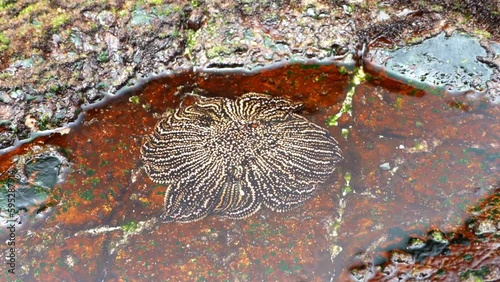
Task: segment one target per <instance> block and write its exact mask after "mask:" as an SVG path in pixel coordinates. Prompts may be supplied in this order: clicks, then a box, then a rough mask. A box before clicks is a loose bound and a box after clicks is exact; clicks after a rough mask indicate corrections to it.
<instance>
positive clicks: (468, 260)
mask: <svg viewBox="0 0 500 282" xmlns="http://www.w3.org/2000/svg"><path fill="white" fill-rule="evenodd" d="M499 201H500V189H497V190H496V192H495V193H494V194H492V195H491V196H489V197H488V198H486V199H485V200H483V201H482V202H480V203H478V204H477V205H476V206H474V207H473V208H472V209H471V213H472V216H471V217H470V218H469V219H468V220H467V221H466V222H465V224H464V225H462V226H460V227H458V228H457V229H456V230H455V231H454V232H449V233H448V234H444V233H443V232H441V231H439V230H432V231H430V232H429V233H428V234H427V236H425V237H410V238H409V239H407V243H406V244H405V247H404V248H403V249H396V250H392V251H391V252H389V253H386V254H383V256H384V257H385V260H386V262H385V263H383V264H377V263H374V261H367V259H366V258H365V262H367V263H362V264H361V265H359V266H356V267H354V268H353V269H351V275H352V277H351V278H352V280H353V281H414V280H431V281H498V280H500V268H499V265H500V244H499V240H498V237H499V236H500V226H498V223H499V222H500V213H499V212H500V205H499ZM495 224H496V225H495ZM485 226H487V227H485ZM360 257H362V256H360Z"/></svg>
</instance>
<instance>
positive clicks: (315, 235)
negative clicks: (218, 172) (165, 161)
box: [0, 65, 500, 281]
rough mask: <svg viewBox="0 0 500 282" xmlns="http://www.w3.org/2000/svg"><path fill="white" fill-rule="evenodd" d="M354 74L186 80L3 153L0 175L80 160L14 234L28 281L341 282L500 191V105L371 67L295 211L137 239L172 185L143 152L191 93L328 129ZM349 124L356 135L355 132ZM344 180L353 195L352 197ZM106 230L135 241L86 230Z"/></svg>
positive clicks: (188, 75) (308, 70)
mask: <svg viewBox="0 0 500 282" xmlns="http://www.w3.org/2000/svg"><path fill="white" fill-rule="evenodd" d="M350 79H351V76H350V75H349V74H345V73H344V71H341V72H339V70H338V68H337V67H335V66H319V65H292V66H285V67H280V68H276V69H268V70H264V71H261V72H259V73H241V72H239V73H236V72H235V73H193V72H190V71H187V72H182V73H178V74H174V75H171V76H168V77H164V78H158V79H156V80H154V81H151V82H150V83H148V84H146V85H145V86H144V87H143V88H141V89H136V90H134V91H132V92H130V93H128V94H124V95H122V96H120V97H118V98H116V99H112V100H111V101H108V102H107V103H105V104H103V105H101V106H99V107H97V108H95V109H92V110H88V112H87V113H86V116H85V118H84V121H83V124H82V125H80V126H78V127H77V128H75V129H72V130H71V132H70V133H69V134H67V135H59V134H54V135H53V136H50V137H46V138H41V139H38V140H36V141H35V142H32V143H31V144H28V145H25V146H23V147H21V148H18V149H16V150H14V151H13V152H10V153H9V154H6V155H4V156H2V159H1V161H0V168H1V169H2V170H6V169H7V168H8V167H10V166H11V165H12V157H13V156H14V155H22V154H24V153H25V152H28V151H29V150H30V149H31V148H32V147H33V146H35V145H37V144H38V145H40V144H52V145H56V146H60V147H61V148H63V149H64V152H65V153H66V154H67V155H68V158H69V161H70V162H71V163H72V169H71V172H70V173H69V175H68V178H67V180H66V182H65V183H64V184H61V185H58V186H56V188H55V190H54V193H53V195H51V198H50V199H49V200H48V202H49V203H51V204H50V205H48V206H49V207H48V208H46V209H45V210H43V212H42V213H41V215H40V214H39V215H37V216H36V217H33V218H32V219H29V220H26V221H25V225H24V226H23V227H22V228H21V229H19V230H18V231H17V239H18V241H17V244H18V246H19V247H18V252H17V255H18V265H19V268H18V271H19V273H20V274H19V276H18V277H23V278H25V279H28V280H35V279H36V280H47V279H53V278H54V277H55V278H56V279H57V280H73V279H75V278H78V279H84V277H85V279H86V278H87V277H88V280H94V281H95V280H96V279H99V280H100V279H104V280H107V281H110V280H111V281H114V280H117V281H118V280H120V281H121V280H137V279H145V278H153V277H154V278H155V279H162V280H165V279H170V280H171V281H179V280H190V281H192V280H199V281H203V280H210V281H224V280H230V281H234V280H240V281H242V280H243V281H245V280H277V281H304V280H307V281H325V280H330V279H333V280H339V281H344V280H345V279H347V275H348V274H347V271H346V270H347V269H348V268H349V265H350V263H351V261H352V260H353V257H354V256H355V255H356V254H357V253H359V252H368V253H374V252H375V253H376V252H378V251H381V250H384V248H386V247H389V244H390V243H394V242H399V241H402V240H403V239H404V238H406V237H405V236H407V235H408V234H410V233H417V234H420V233H423V232H425V231H426V230H427V229H428V228H429V227H431V226H439V227H441V228H452V227H453V226H455V225H456V224H458V223H460V222H461V221H462V220H463V218H464V214H465V210H466V207H467V206H468V205H471V204H473V203H475V202H476V201H477V200H478V199H479V198H480V197H481V196H484V195H485V194H487V193H488V192H489V191H490V189H491V187H493V186H495V185H497V184H498V181H499V179H498V172H497V171H496V169H497V167H498V165H499V156H498V146H499V136H498V134H499V132H500V123H499V122H498V121H499V118H500V112H499V110H498V107H493V106H490V105H489V104H488V103H487V102H485V101H482V100H476V101H468V100H466V99H465V98H463V97H462V96H451V95H448V94H446V93H438V94H436V93H437V92H433V93H434V94H429V93H427V92H425V91H422V90H417V89H414V88H412V87H409V86H406V85H404V84H402V83H399V82H396V81H392V80H390V79H388V78H385V77H384V76H383V75H379V74H376V73H372V74H371V79H369V80H368V81H367V82H364V83H362V84H360V85H359V86H357V88H356V92H355V94H354V99H353V104H352V116H349V115H347V114H344V115H343V116H342V117H341V118H340V119H339V126H338V127H330V128H329V131H330V133H331V135H332V136H334V137H335V138H336V139H337V140H338V141H339V144H340V147H341V149H342V150H343V152H344V156H345V161H344V162H343V163H342V164H341V165H340V166H339V168H338V169H337V170H336V172H335V173H334V175H332V177H331V179H330V181H329V183H328V184H327V185H326V187H324V188H323V189H321V191H320V192H319V193H318V194H317V195H316V196H315V197H314V198H313V199H312V200H310V201H308V202H307V203H306V204H305V205H304V206H302V207H300V208H298V209H295V210H293V211H290V212H287V213H273V212H271V211H269V210H265V209H264V210H261V211H260V212H258V213H257V214H256V215H254V216H252V217H250V218H248V219H244V220H223V219H219V218H217V217H213V216H212V217H208V218H206V219H203V220H201V221H198V222H194V223H189V224H177V223H170V224H165V223H156V224H155V226H154V228H147V229H144V230H142V231H140V232H139V231H138V230H140V229H139V225H138V223H139V222H142V221H148V220H150V219H151V218H154V217H157V216H158V215H160V214H161V208H162V204H163V193H164V191H165V189H166V187H163V186H161V185H155V184H154V183H152V182H151V181H150V180H149V179H148V178H147V176H146V175H145V174H144V173H143V172H142V171H141V170H140V166H141V164H140V160H139V148H140V146H141V144H142V143H143V138H144V136H146V135H147V134H148V133H150V132H151V131H152V130H153V127H154V125H155V123H156V122H157V121H158V117H159V115H161V114H162V113H163V112H165V111H166V110H167V109H169V108H175V107H178V105H179V103H180V101H181V98H182V97H183V95H182V94H183V93H186V92H190V91H192V90H194V91H196V92H198V93H200V94H203V95H208V96H226V97H233V96H237V95H241V94H243V93H246V92H261V93H269V94H272V95H276V96H282V97H286V98H288V99H291V100H293V101H300V102H303V103H304V105H305V109H304V111H303V112H301V114H302V115H305V116H307V117H308V118H309V119H310V120H311V121H312V122H315V123H317V124H319V125H323V126H324V127H326V125H325V121H326V120H327V119H328V118H329V117H331V116H333V115H335V114H336V113H337V112H338V111H339V110H340V108H341V104H342V101H343V100H344V98H345V96H346V93H347V91H348V88H349V85H348V82H349V80H350ZM185 103H189V98H188V99H187V101H185ZM342 128H344V129H349V134H348V135H347V138H344V137H343V136H342V135H341V129H342ZM386 163H387V164H386ZM347 175H350V176H351V181H350V188H351V189H352V191H351V192H349V193H346V194H345V195H344V194H343V192H342V191H346V189H345V186H346V181H345V178H346V176H347ZM347 190H348V189H347ZM343 205H345V207H343ZM106 226H108V227H114V226H122V227H123V228H124V229H125V230H127V231H130V232H134V231H135V232H136V233H134V234H133V235H130V236H125V235H124V233H123V232H122V231H120V230H114V231H113V230H108V231H107V232H102V233H99V234H95V235H94V234H88V233H85V230H90V229H94V228H101V227H106ZM4 235H5V233H4ZM119 242H120V243H119ZM339 250H341V251H340V253H338V255H335V254H336V253H337V251H339ZM21 267H23V268H24V269H23V270H22V269H21ZM0 276H1V275H0ZM8 278H9V279H10V278H12V277H11V276H9V277H8Z"/></svg>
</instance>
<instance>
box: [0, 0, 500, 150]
mask: <svg viewBox="0 0 500 282" xmlns="http://www.w3.org/2000/svg"><path fill="white" fill-rule="evenodd" d="M0 14H1V16H2V17H1V18H2V19H1V21H0V52H1V53H0V54H1V55H0V60H1V63H0V78H1V79H0V148H5V147H9V146H11V145H12V144H14V141H15V140H16V138H19V139H25V138H27V137H28V136H29V135H30V134H31V133H35V132H38V131H44V130H49V129H54V128H57V127H61V126H64V125H65V124H67V123H68V122H70V121H74V120H75V119H76V117H77V116H78V113H79V112H80V111H81V105H83V104H89V103H93V102H95V101H98V100H100V99H102V98H103V97H104V96H105V95H106V94H115V93H116V92H117V91H118V90H119V89H121V88H122V87H124V86H127V85H134V84H136V83H137V80H138V79H140V78H142V77H145V76H148V75H150V74H151V73H161V72H163V71H165V70H168V69H178V68H189V67H193V66H194V67H212V68H221V67H229V68H231V67H245V68H253V67H256V66H262V65H267V64H270V63H273V62H279V61H294V60H301V59H307V58H315V59H327V58H330V57H332V56H341V55H345V54H347V53H351V54H353V55H354V56H355V57H357V56H358V55H360V54H361V53H362V52H361V50H362V49H363V46H365V45H366V44H369V45H374V46H387V47H391V48H392V47H393V46H394V45H395V44H396V45H406V44H407V42H419V41H421V40H422V39H424V38H427V37H429V36H432V35H436V34H438V33H439V32H441V31H442V30H445V31H447V32H449V33H450V32H451V31H453V30H456V29H462V30H465V31H466V32H468V33H469V34H475V35H477V36H479V37H480V38H482V39H483V41H482V44H487V43H485V42H486V41H487V39H493V40H496V39H498V36H499V34H498V29H496V23H497V22H498V20H499V16H498V5H497V4H495V1H481V2H480V3H476V1H466V0H462V1H454V2H453V3H449V1H432V2H429V3H428V2H427V1H419V2H418V3H416V2H415V3H413V2H412V3H408V1H370V2H363V1H333V2H323V1H299V2H294V3H288V2H286V1H285V2H283V1H278V2H276V1H258V2H254V1H234V2H233V1H229V2H227V1H191V2H185V1H167V2H163V1H140V2H139V1H137V2H136V1H110V2H106V3H97V4H95V3H92V4H90V3H87V2H85V1H76V2H75V1H72V2H71V3H70V4H66V3H62V2H57V3H51V2H50V1H37V2H36V3H33V2H31V1H17V2H10V1H7V2H2V4H1V5H0ZM363 50H367V49H366V48H364V49H363ZM490 64H491V66H496V68H497V69H498V61H497V60H496V61H495V60H493V61H492V62H490ZM491 81H492V82H488V83H489V84H490V85H489V86H488V87H489V88H490V89H498V88H499V87H498V81H499V79H498V71H497V73H496V75H495V77H494V78H493V79H492V80H491Z"/></svg>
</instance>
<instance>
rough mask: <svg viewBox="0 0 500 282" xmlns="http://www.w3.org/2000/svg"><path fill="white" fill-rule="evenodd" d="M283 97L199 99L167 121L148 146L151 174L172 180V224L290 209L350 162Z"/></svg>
mask: <svg viewBox="0 0 500 282" xmlns="http://www.w3.org/2000/svg"><path fill="white" fill-rule="evenodd" d="M301 108H302V105H301V104H296V103H293V102H291V101H288V100H286V99H283V98H277V97H272V96H269V95H265V94H258V93H247V94H244V95H242V96H240V97H237V98H236V99H234V100H233V99H228V98H222V97H215V98H205V97H199V98H197V101H196V102H195V103H194V104H193V105H190V106H187V107H180V108H179V109H177V110H175V111H174V112H173V113H172V114H170V115H169V116H168V117H166V118H164V119H162V120H160V121H159V122H158V124H157V125H156V127H155V129H154V132H153V133H152V134H151V135H149V136H148V137H147V138H146V141H145V143H144V145H143V146H142V148H141V159H142V162H143V164H144V168H145V171H146V173H147V174H148V176H149V177H150V178H151V179H152V180H153V181H154V182H156V183H160V184H166V186H167V190H166V192H165V203H164V211H163V214H162V215H161V219H162V220H163V221H165V222H172V221H177V222H191V221H196V220H200V219H202V218H204V217H206V216H207V215H211V214H215V215H219V216H222V217H226V218H231V219H242V218H246V217H249V216H251V215H253V214H254V213H255V212H257V211H258V210H259V209H260V208H261V207H262V205H264V206H266V207H268V208H270V209H271V210H273V211H278V212H284V211H288V210H290V209H292V208H294V207H297V206H299V205H301V204H303V203H304V201H306V200H307V199H309V198H311V197H312V195H313V194H314V192H315V190H316V189H317V187H318V186H319V185H321V184H322V183H324V182H325V181H326V179H327V178H328V176H329V175H330V174H331V173H332V172H333V171H334V169H335V166H336V164H337V163H338V162H339V161H340V160H342V155H341V150H340V149H339V147H338V143H337V141H336V140H335V139H334V138H333V137H331V136H330V135H329V133H328V131H326V130H325V129H323V128H321V127H320V126H318V125H316V124H314V123H311V122H309V121H308V120H307V119H306V118H304V117H302V116H300V115H298V114H297V113H296V112H297V111H298V110H300V109H301Z"/></svg>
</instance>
